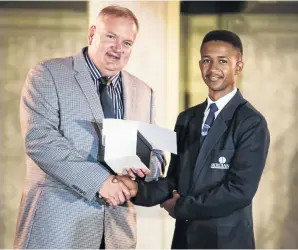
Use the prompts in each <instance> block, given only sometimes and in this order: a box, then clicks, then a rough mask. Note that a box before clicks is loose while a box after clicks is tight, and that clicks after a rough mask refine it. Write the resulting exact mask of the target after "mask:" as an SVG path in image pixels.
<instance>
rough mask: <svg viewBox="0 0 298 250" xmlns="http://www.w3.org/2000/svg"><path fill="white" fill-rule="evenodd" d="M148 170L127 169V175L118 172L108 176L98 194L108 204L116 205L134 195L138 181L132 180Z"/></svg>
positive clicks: (148, 171)
mask: <svg viewBox="0 0 298 250" xmlns="http://www.w3.org/2000/svg"><path fill="white" fill-rule="evenodd" d="M149 173H150V170H149V169H148V170H140V169H134V171H132V170H131V169H127V175H122V174H118V175H116V176H114V175H112V176H109V177H108V178H107V179H106V180H105V182H104V183H103V185H102V187H101V189H100V190H99V195H100V196H101V197H102V198H103V199H104V200H105V201H106V203H107V204H108V205H111V206H114V207H116V206H118V205H121V204H123V203H124V202H125V201H128V200H130V199H131V198H133V197H135V196H136V195H137V192H138V183H137V182H135V181H134V178H135V177H136V176H135V174H136V175H138V176H139V177H141V178H143V177H145V176H146V175H147V174H149Z"/></svg>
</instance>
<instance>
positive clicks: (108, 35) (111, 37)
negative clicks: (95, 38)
mask: <svg viewBox="0 0 298 250" xmlns="http://www.w3.org/2000/svg"><path fill="white" fill-rule="evenodd" d="M107 38H110V39H114V38H115V36H114V35H111V34H107Z"/></svg>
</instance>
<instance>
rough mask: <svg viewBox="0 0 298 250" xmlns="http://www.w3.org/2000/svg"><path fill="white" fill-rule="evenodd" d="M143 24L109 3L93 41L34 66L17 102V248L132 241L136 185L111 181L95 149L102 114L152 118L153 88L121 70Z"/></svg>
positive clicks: (98, 245)
mask: <svg viewBox="0 0 298 250" xmlns="http://www.w3.org/2000/svg"><path fill="white" fill-rule="evenodd" d="M138 29H139V25H138V20H137V18H136V17H135V15H134V14H133V13H132V12H131V11H130V10H129V9H126V8H123V7H119V6H109V7H106V8H104V9H103V10H102V11H101V12H100V13H99V15H98V18H97V21H96V25H93V26H91V27H90V29H89V35H88V43H89V46H88V47H86V48H83V49H82V51H81V52H80V53H78V54H77V55H74V56H70V57H67V58H59V59H50V60H46V61H43V62H41V63H39V64H37V65H36V66H35V67H34V68H33V69H32V70H31V71H30V72H29V74H28V76H27V80H26V84H25V86H24V89H23V92H22V96H21V105H20V114H21V127H22V135H23V139H24V146H25V152H26V155H27V178H26V185H25V188H24V191H23V197H22V201H21V206H20V213H19V219H18V225H17V231H16V237H15V245H14V247H15V248H68V249H70V248H105V247H106V248H135V246H136V214H135V207H134V206H133V204H132V203H131V202H130V201H129V199H130V198H131V195H132V192H133V190H130V189H129V188H127V187H126V186H125V185H124V184H123V183H122V182H121V181H119V182H113V179H114V176H113V174H111V172H110V171H109V169H108V168H106V167H105V166H104V164H102V163H100V162H99V161H98V155H99V152H100V151H101V149H102V147H101V129H102V125H101V124H102V119H103V118H104V117H105V118H117V119H129V120H138V121H143V122H148V123H152V122H153V120H154V117H153V109H154V102H153V100H154V98H153V91H152V89H151V88H150V87H149V86H148V85H147V84H145V83H144V82H142V81H141V80H139V79H138V78H136V77H135V76H133V75H131V74H129V73H128V72H126V71H124V70H123V68H124V67H125V66H126V64H127V62H128V60H129V58H130V54H131V51H132V47H133V45H134V42H135V39H136V36H137V33H138ZM157 157H158V155H153V156H152V158H151V159H152V164H151V165H152V166H153V167H154V168H153V171H151V174H152V175H155V176H156V175H158V173H159V171H158V169H159V167H160V163H159V161H158V159H157ZM138 173H139V172H138ZM139 175H140V176H141V177H142V173H139ZM106 201H108V203H109V204H111V205H113V206H107V205H106ZM121 204H122V205H121ZM117 205H121V206H117ZM115 206H117V207H115ZM103 236H104V237H103Z"/></svg>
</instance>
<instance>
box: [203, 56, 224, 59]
mask: <svg viewBox="0 0 298 250" xmlns="http://www.w3.org/2000/svg"><path fill="white" fill-rule="evenodd" d="M203 57H208V58H211V57H210V56H203ZM217 58H222V59H223V58H229V57H228V56H217Z"/></svg>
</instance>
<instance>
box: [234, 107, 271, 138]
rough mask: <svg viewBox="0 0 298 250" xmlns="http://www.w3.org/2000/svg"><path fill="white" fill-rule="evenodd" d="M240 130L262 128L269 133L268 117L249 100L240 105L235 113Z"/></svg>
mask: <svg viewBox="0 0 298 250" xmlns="http://www.w3.org/2000/svg"><path fill="white" fill-rule="evenodd" d="M235 119H236V123H237V124H238V128H239V131H249V130H251V129H252V130H256V129H260V128H261V129H262V130H263V131H266V133H269V131H268V124H267V121H266V118H265V117H264V116H263V115H262V114H261V112H260V111H258V110H257V109H256V108H255V107H254V106H253V105H252V104H251V103H249V102H248V101H247V102H246V103H245V104H243V105H241V106H240V107H239V110H238V112H237V113H236V115H235Z"/></svg>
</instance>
